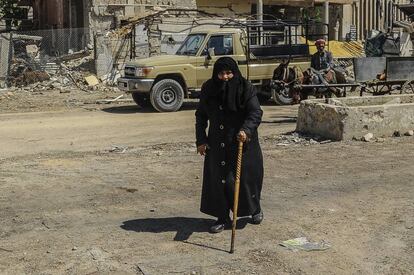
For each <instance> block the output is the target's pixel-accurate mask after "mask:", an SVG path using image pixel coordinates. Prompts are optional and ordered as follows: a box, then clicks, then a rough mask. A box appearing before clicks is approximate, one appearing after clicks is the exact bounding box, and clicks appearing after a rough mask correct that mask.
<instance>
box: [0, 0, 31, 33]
mask: <svg viewBox="0 0 414 275" xmlns="http://www.w3.org/2000/svg"><path fill="white" fill-rule="evenodd" d="M17 2H18V0H0V18H2V19H4V21H5V22H6V29H7V30H11V28H12V26H17V25H18V23H19V20H21V19H23V18H24V16H25V10H24V9H22V8H20V7H18V6H17Z"/></svg>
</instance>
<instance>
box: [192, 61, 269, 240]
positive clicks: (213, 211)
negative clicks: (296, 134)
mask: <svg viewBox="0 0 414 275" xmlns="http://www.w3.org/2000/svg"><path fill="white" fill-rule="evenodd" d="M262 114H263V112H262V110H261V108H260V104H259V101H258V99H257V96H256V91H255V88H254V87H253V85H252V84H251V83H250V82H249V81H247V80H246V79H244V78H243V76H242V75H241V73H240V71H239V68H238V66H237V64H236V62H235V61H234V60H233V59H232V58H230V57H222V58H220V59H218V60H217V61H216V63H215V65H214V70H213V75H212V78H211V79H210V80H208V81H207V82H206V83H204V85H203V87H202V89H201V97H200V103H199V106H198V108H197V111H196V113H195V116H196V143H197V152H198V153H199V154H201V155H202V156H205V160H204V172H203V188H202V196H201V212H203V213H205V214H208V215H211V216H214V217H217V221H216V223H215V224H214V225H213V226H211V228H210V231H211V232H213V233H218V232H221V231H223V230H224V228H225V227H226V225H229V224H230V218H229V214H230V210H231V209H232V206H233V193H234V182H235V171H236V162H237V148H238V141H243V142H245V143H244V150H243V161H242V170H241V171H242V172H241V180H240V197H239V208H238V214H239V216H252V223H254V224H259V223H261V221H262V220H263V211H262V209H261V207H260V193H261V190H262V183H263V157H262V151H261V149H260V145H259V140H258V133H257V128H258V126H259V124H260V122H261V118H262ZM207 126H208V134H206V129H207Z"/></svg>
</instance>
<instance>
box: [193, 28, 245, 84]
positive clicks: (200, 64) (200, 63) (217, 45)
mask: <svg viewBox="0 0 414 275" xmlns="http://www.w3.org/2000/svg"><path fill="white" fill-rule="evenodd" d="M209 49H210V50H211V49H214V55H213V56H211V59H208V58H207V56H208V50H209ZM222 56H229V57H232V58H234V59H235V60H236V61H237V59H238V58H236V56H234V43H233V34H231V33H228V34H215V35H211V36H210V38H209V39H208V41H207V43H206V44H205V47H204V50H203V51H202V52H201V55H200V56H199V57H198V58H197V73H196V75H197V86H198V87H201V86H202V85H203V83H204V82H205V81H207V80H208V79H210V78H211V75H212V73H213V67H214V63H215V62H216V60H217V59H219V58H220V57H222Z"/></svg>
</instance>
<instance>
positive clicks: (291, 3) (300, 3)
mask: <svg viewBox="0 0 414 275" xmlns="http://www.w3.org/2000/svg"><path fill="white" fill-rule="evenodd" d="M263 4H264V5H275V6H287V7H298V8H308V7H313V4H314V0H263Z"/></svg>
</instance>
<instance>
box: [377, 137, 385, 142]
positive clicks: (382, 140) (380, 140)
mask: <svg viewBox="0 0 414 275" xmlns="http://www.w3.org/2000/svg"><path fill="white" fill-rule="evenodd" d="M376 142H385V138H381V137H379V138H377V139H376Z"/></svg>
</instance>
